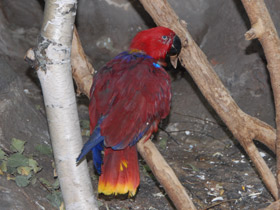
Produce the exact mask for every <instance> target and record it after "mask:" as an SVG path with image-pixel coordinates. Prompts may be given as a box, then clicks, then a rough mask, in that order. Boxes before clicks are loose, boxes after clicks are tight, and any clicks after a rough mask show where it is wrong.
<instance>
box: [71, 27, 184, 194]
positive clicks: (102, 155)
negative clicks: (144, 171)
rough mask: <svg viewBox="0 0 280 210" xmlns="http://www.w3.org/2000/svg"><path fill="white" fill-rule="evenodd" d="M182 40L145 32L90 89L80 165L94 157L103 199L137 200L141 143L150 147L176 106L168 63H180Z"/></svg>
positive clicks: (163, 31)
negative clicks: (170, 59) (86, 134)
mask: <svg viewBox="0 0 280 210" xmlns="http://www.w3.org/2000/svg"><path fill="white" fill-rule="evenodd" d="M180 50H181V41H180V39H179V37H178V36H177V35H176V34H175V33H174V32H173V31H172V30H171V29H169V28H166V27H162V26H159V27H155V28H150V29H147V30H143V31H140V32H138V33H137V34H136V36H135V37H134V38H133V39H132V41H131V44H130V46H129V49H128V50H127V51H124V52H122V53H120V54H118V55H117V56H116V57H115V58H113V59H112V60H111V61H109V62H108V63H107V64H106V65H105V66H104V67H102V68H101V69H100V70H99V71H98V72H97V73H96V74H95V76H94V78H93V83H92V87H91V89H90V101H89V118H90V133H91V135H90V137H89V139H88V141H87V142H86V143H85V144H84V146H83V148H82V150H81V153H80V155H79V156H78V158H77V159H76V161H77V163H78V162H80V161H81V160H82V159H83V157H84V156H85V155H86V154H87V153H89V152H91V153H92V157H93V164H94V167H95V169H96V171H97V173H98V174H99V175H100V176H99V182H98V193H100V194H104V195H115V196H116V195H118V194H127V195H128V196H129V197H133V196H135V194H136V192H137V189H138V187H139V184H140V175H139V165H138V154H137V148H136V143H137V142H138V141H139V140H140V139H142V138H144V141H147V140H148V139H149V138H150V137H151V135H152V134H153V133H154V132H156V131H157V129H158V124H159V122H160V120H162V119H164V118H166V117H167V116H168V114H169V111H170V104H171V79H170V76H169V74H168V73H167V72H166V71H165V69H164V68H163V67H165V66H166V65H167V64H166V60H167V57H169V56H170V57H172V56H173V57H177V56H178V54H179V53H180Z"/></svg>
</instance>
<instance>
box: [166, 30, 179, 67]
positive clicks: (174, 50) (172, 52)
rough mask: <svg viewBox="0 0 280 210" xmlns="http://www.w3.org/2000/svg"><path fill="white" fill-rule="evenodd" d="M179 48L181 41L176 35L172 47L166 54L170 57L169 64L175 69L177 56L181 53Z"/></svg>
mask: <svg viewBox="0 0 280 210" xmlns="http://www.w3.org/2000/svg"><path fill="white" fill-rule="evenodd" d="M181 48H182V44H181V40H180V38H179V37H178V36H177V35H175V37H174V39H173V43H172V46H171V48H170V50H169V52H168V55H169V57H170V63H171V64H172V66H173V67H174V68H175V69H176V68H177V62H178V55H179V54H180V52H181Z"/></svg>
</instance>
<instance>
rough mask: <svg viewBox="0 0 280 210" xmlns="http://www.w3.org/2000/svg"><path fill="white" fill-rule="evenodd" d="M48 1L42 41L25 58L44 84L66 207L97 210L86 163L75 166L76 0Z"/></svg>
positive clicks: (77, 145)
mask: <svg viewBox="0 0 280 210" xmlns="http://www.w3.org/2000/svg"><path fill="white" fill-rule="evenodd" d="M45 2H46V3H45V11H44V19H43V24H42V28H41V32H40V37H39V43H38V46H37V49H36V50H35V51H34V50H29V51H28V53H27V55H26V59H28V60H29V62H30V63H31V64H34V65H32V66H33V67H36V70H37V73H38V77H39V80H40V83H41V87H42V91H43V96H44V103H45V107H46V113H47V119H48V125H49V131H50V136H51V141H52V148H53V151H54V159H55V163H56V169H57V173H58V178H59V182H60V187H61V191H62V195H63V200H64V203H65V206H66V209H69V210H76V209H92V210H96V209H98V208H97V205H96V203H95V199H94V196H93V190H92V185H91V180H90V176H89V172H88V167H87V164H86V162H83V163H81V164H79V165H78V166H77V165H76V157H77V156H78V155H79V153H80V151H81V148H82V145H83V142H82V136H81V132H80V125H79V118H78V111H77V103H76V96H75V92H74V85H73V79H72V74H71V63H70V60H71V59H70V58H71V57H70V55H71V42H72V34H73V25H74V20H75V14H76V8H77V1H76V0H71V1H69V0H68V1H65V0H46V1H45Z"/></svg>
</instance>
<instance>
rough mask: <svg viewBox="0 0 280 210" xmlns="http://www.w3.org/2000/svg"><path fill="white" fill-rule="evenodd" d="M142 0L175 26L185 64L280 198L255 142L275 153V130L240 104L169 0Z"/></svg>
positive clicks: (158, 21) (154, 14)
mask: <svg viewBox="0 0 280 210" xmlns="http://www.w3.org/2000/svg"><path fill="white" fill-rule="evenodd" d="M140 2H141V3H142V4H143V6H144V8H145V9H146V11H147V12H148V13H149V14H150V15H151V17H152V18H153V20H154V21H155V23H156V24H157V25H161V26H165V27H168V28H171V29H172V30H173V31H174V32H175V33H176V34H177V35H178V36H179V37H180V39H181V41H182V43H183V48H182V50H181V53H180V56H179V59H180V62H181V64H182V66H184V67H185V68H186V69H187V70H188V72H189V73H190V75H191V76H192V78H193V80H194V81H195V83H196V84H197V86H198V87H199V89H200V91H201V92H202V94H203V95H204V97H205V98H206V99H207V100H208V102H209V103H210V104H211V106H212V107H213V108H214V109H215V111H216V112H217V114H218V115H219V116H220V117H221V119H222V120H223V121H224V123H225V124H226V125H227V127H228V128H229V130H230V131H231V132H232V134H233V135H234V136H235V138H236V139H238V140H239V142H240V144H241V145H242V146H243V148H244V149H245V151H246V152H247V154H248V155H249V157H250V159H251V160H252V162H253V163H254V164H255V166H256V169H257V170H258V172H259V174H260V176H261V177H262V179H263V181H264V183H265V185H266V186H267V188H268V189H269V190H270V192H271V193H272V195H273V197H274V198H276V199H277V198H278V190H277V186H276V179H275V177H274V176H273V174H272V172H271V171H270V169H269V168H268V166H267V164H266V163H265V161H264V159H263V158H262V157H261V155H260V153H259V151H258V150H257V148H256V146H255V144H254V142H253V139H255V140H258V141H260V142H262V143H263V144H265V145H266V146H267V147H268V148H270V149H271V150H272V151H274V152H275V139H276V133H275V129H274V128H272V127H271V126H269V125H268V124H266V123H264V122H262V121H260V120H258V119H257V118H254V117H252V116H249V115H247V114H246V113H244V112H243V111H242V110H241V109H240V108H239V107H238V106H237V104H236V103H235V101H234V100H233V98H232V97H231V96H230V94H229V92H228V90H227V89H226V88H225V87H224V85H223V83H222V82H221V80H220V79H219V78H218V76H217V74H216V72H215V71H214V69H213V68H212V66H211V64H210V63H209V62H208V60H207V57H206V55H205V54H204V53H203V52H202V51H201V50H200V48H199V47H198V46H197V45H196V43H195V42H194V40H193V39H192V37H191V35H190V33H189V32H188V31H187V29H186V24H185V23H184V22H183V21H180V20H179V18H178V16H177V15H176V13H175V12H174V11H173V9H172V8H171V7H170V5H169V4H168V2H167V1H166V0H154V1H148V0H140ZM252 2H255V1H252ZM278 55H279V54H278ZM279 95H280V94H279Z"/></svg>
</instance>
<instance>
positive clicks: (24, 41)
mask: <svg viewBox="0 0 280 210" xmlns="http://www.w3.org/2000/svg"><path fill="white" fill-rule="evenodd" d="M168 2H169V3H170V4H171V5H172V7H173V8H174V10H175V11H176V12H177V14H178V15H179V17H180V18H181V19H183V20H186V21H187V23H188V26H187V27H188V29H189V31H190V32H191V34H192V35H193V37H194V39H195V40H196V42H197V43H198V45H199V46H200V47H201V48H202V50H203V51H204V52H205V54H206V55H207V57H208V59H209V60H210V61H211V63H212V65H213V66H214V69H215V71H216V72H217V74H218V75H219V77H220V78H221V80H222V81H223V83H224V84H225V86H226V87H227V88H228V89H229V91H230V93H231V95H232V96H233V98H234V99H235V100H236V102H237V104H238V105H239V106H240V107H241V108H242V110H244V111H245V112H246V113H248V114H250V115H252V116H255V117H258V118H259V119H261V120H263V121H265V122H267V123H269V124H270V125H272V126H274V120H275V119H274V106H273V97H272V93H271V87H270V82H269V75H268V72H267V69H266V61H265V57H264V55H263V51H262V48H261V46H260V44H259V43H258V41H256V40H255V41H250V42H249V41H246V40H245V39H244V33H245V32H246V31H247V30H248V29H249V27H250V24H249V21H248V18H247V15H246V13H245V10H244V9H243V7H242V4H241V3H240V1H239V0H229V1H224V0H211V1H205V0H188V1H186V0H169V1H168ZM265 2H266V4H267V6H268V9H269V11H270V13H271V16H272V19H273V21H274V23H275V25H276V28H277V29H278V31H280V16H279V10H280V2H279V1H275V0H267V1H265ZM43 5H44V1H43V0H40V1H37V0H13V1H9V0H2V1H1V2H0V147H1V148H4V149H5V150H6V151H9V145H10V141H11V139H12V138H19V139H22V140H25V141H27V144H26V148H27V152H30V153H31V152H32V151H33V150H34V145H36V144H37V143H38V144H50V139H49V135H48V128H47V123H46V118H45V113H44V106H43V101H42V97H41V90H40V84H39V83H38V79H37V76H36V72H35V71H34V70H33V69H31V68H30V67H29V66H28V65H27V64H26V63H25V62H24V60H23V57H24V55H25V52H26V51H27V49H28V48H30V47H34V46H36V44H37V35H38V34H39V30H40V24H41V20H42V17H43ZM76 25H77V27H78V31H79V34H80V38H81V41H82V44H83V46H84V49H85V51H86V54H87V55H88V57H89V59H90V60H91V62H92V64H93V66H94V67H95V69H97V70H98V69H99V68H100V67H101V66H102V65H104V64H105V63H106V62H107V61H108V60H110V59H111V58H113V57H114V56H115V55H116V54H118V53H119V52H121V51H123V50H125V49H127V46H128V44H129V41H130V40H131V38H132V37H133V36H134V35H135V34H136V33H137V32H138V31H140V30H143V29H146V28H149V27H154V26H155V25H154V23H153V21H152V19H151V18H150V17H149V15H148V14H147V13H146V12H145V10H144V9H143V7H142V6H141V4H140V3H139V2H138V1H135V0H79V5H78V14H77V20H76ZM170 73H171V74H172V76H173V83H172V85H173V90H172V91H173V102H172V111H171V114H170V116H169V119H168V120H167V122H166V130H167V131H169V132H170V133H171V134H172V135H173V134H174V137H175V138H178V139H179V140H182V141H186V142H188V141H193V139H200V140H201V139H203V140H205V139H206V140H208V141H210V140H211V139H222V140H224V139H228V137H229V136H230V133H229V132H228V131H227V129H226V128H225V127H224V126H223V123H222V122H221V121H220V119H219V117H218V116H217V115H216V114H215V112H214V111H213V110H212V108H211V107H210V106H209V105H208V103H207V101H206V100H205V99H204V97H203V96H202V95H201V93H200V92H199V90H198V89H197V87H196V85H195V84H194V83H193V81H192V79H191V77H190V76H189V74H188V73H187V72H186V71H185V70H184V69H180V70H171V71H170ZM79 99H80V100H79V101H80V102H81V104H87V102H85V101H86V99H83V98H79ZM80 116H81V117H82V118H85V119H86V118H87V117H88V116H87V114H86V106H84V105H81V111H80ZM181 131H183V132H181ZM180 132H181V133H180ZM209 139H210V140H209ZM211 143H213V142H211ZM213 144H214V143H213ZM219 144H222V143H219ZM206 150H207V149H206ZM164 152H165V153H166V155H167V157H168V156H172V154H171V153H170V152H168V150H164ZM172 158H173V157H172ZM178 158H179V157H178ZM41 162H42V164H43V163H44V162H45V164H46V165H44V168H46V169H45V170H47V169H48V168H49V169H50V171H47V173H46V175H47V174H52V171H51V166H50V164H51V161H50V160H48V161H45V159H44V158H43V159H42V160H41ZM176 164H177V163H176ZM176 164H174V165H176ZM50 176H52V175H50ZM0 179H1V182H0V183H2V181H3V182H4V181H6V180H5V179H4V178H3V177H1V176H0ZM149 181H151V180H149ZM142 182H143V180H142ZM151 182H153V181H151ZM149 185H150V183H148V184H147V183H143V184H142V186H143V187H142V190H144V189H145V187H149ZM3 186H4V185H3ZM8 186H9V184H7V183H6V182H5V189H8ZM155 186H156V184H155ZM188 189H189V188H188ZM18 190H19V189H18V188H17V186H16V185H13V186H12V187H11V189H9V192H8V191H7V190H6V191H5V190H4V191H1V190H0V203H1V208H2V207H3V208H4V209H17V208H18V206H19V205H20V206H25V207H26V209H31V207H30V205H31V206H33V208H34V209H36V208H38V209H40V205H37V204H36V202H31V203H30V202H28V201H24V199H25V198H26V197H19V200H20V201H18V202H19V203H20V204H19V203H16V202H15V203H13V200H14V198H15V197H17V196H15V195H16V194H13V192H14V193H16V192H18ZM20 190H21V189H20ZM28 192H29V193H28V196H30V197H32V199H34V200H35V201H38V202H39V204H42V203H44V205H45V207H46V209H50V208H51V207H50V206H49V207H47V205H48V204H47V201H46V199H45V198H44V196H45V195H46V194H47V192H46V191H45V192H43V193H42V192H40V187H37V188H36V187H34V188H32V190H31V191H28ZM2 195H3V196H2ZM268 197H269V196H268ZM138 198H139V199H140V200H141V199H142V200H144V201H145V199H148V198H146V197H145V196H144V194H141V189H140V193H139V195H138ZM230 198H231V197H230ZM147 201H149V200H147ZM3 205H4V206H3ZM143 205H144V204H143ZM157 205H158V206H157V207H158V208H159V209H172V205H170V203H169V202H168V200H165V201H164V202H159V203H158V204H157ZM142 207H143V206H142ZM145 208H146V207H145ZM233 209H234V208H233Z"/></svg>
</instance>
